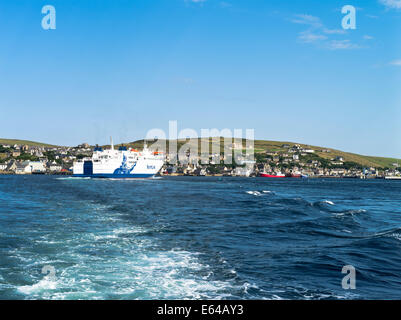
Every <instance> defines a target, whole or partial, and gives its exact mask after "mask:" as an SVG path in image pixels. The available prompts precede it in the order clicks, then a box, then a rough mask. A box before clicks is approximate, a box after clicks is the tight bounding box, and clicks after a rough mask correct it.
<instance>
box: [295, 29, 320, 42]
mask: <svg viewBox="0 0 401 320" xmlns="http://www.w3.org/2000/svg"><path fill="white" fill-rule="evenodd" d="M298 39H299V40H300V41H301V42H303V43H313V42H316V41H320V40H326V39H327V37H326V36H324V35H321V34H315V33H313V32H311V31H309V30H308V31H303V32H301V33H300V34H299V37H298Z"/></svg>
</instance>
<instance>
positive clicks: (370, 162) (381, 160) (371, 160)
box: [124, 137, 401, 168]
mask: <svg viewBox="0 0 401 320" xmlns="http://www.w3.org/2000/svg"><path fill="white" fill-rule="evenodd" d="M199 140H200V139H198V140H197V141H196V142H195V143H198V146H199V148H200V141H199ZM219 140H220V151H221V152H222V151H223V145H224V139H223V138H218V137H216V138H211V140H210V142H209V148H210V150H211V146H212V144H217V143H218V142H219ZM166 142H167V144H166V146H167V151H168V146H169V144H168V141H166ZM185 143H186V141H185V140H178V141H177V146H178V149H179V148H180V147H181V146H183V145H184V144H185ZM149 144H151V143H149ZM295 144H298V145H300V146H301V148H305V149H312V150H314V151H315V155H317V156H319V157H321V158H324V159H328V160H331V159H333V158H336V157H343V158H344V161H347V162H355V163H358V164H360V165H361V166H364V167H377V168H392V167H394V165H393V164H394V163H400V165H401V159H396V158H385V157H375V156H365V155H360V154H355V153H350V152H344V151H340V150H336V149H332V148H325V147H318V146H312V145H306V144H302V143H296V142H289V141H268V140H255V142H254V148H255V153H256V154H257V153H259V154H265V153H266V152H276V153H278V154H280V153H281V154H282V153H286V152H288V148H286V147H284V146H285V145H289V146H291V147H292V146H294V145H295ZM124 145H125V146H129V147H132V148H137V149H142V148H143V145H144V140H138V141H134V142H130V143H127V144H124ZM243 146H244V147H245V140H243Z"/></svg>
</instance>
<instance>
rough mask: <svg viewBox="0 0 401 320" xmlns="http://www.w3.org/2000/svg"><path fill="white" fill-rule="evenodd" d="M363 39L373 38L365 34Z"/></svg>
mask: <svg viewBox="0 0 401 320" xmlns="http://www.w3.org/2000/svg"><path fill="white" fill-rule="evenodd" d="M363 39H364V40H373V39H374V37H372V36H369V35H367V34H365V35H364V36H363Z"/></svg>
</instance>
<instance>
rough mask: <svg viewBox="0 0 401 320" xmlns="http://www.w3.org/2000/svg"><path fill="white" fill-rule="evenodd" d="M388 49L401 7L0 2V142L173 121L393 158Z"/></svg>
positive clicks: (397, 134)
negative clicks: (345, 10)
mask: <svg viewBox="0 0 401 320" xmlns="http://www.w3.org/2000/svg"><path fill="white" fill-rule="evenodd" d="M48 4H50V5H53V6H54V7H55V8H56V21H57V28H56V30H43V29H42V27H41V20H42V17H43V16H44V15H43V14H42V13H41V9H42V7H43V6H44V5H48ZM347 4H349V5H353V6H355V7H356V8H357V29H356V30H344V29H342V27H341V21H342V18H343V16H344V15H343V14H342V13H341V8H342V6H344V5H347ZM400 36H401V0H369V1H366V0H363V1H355V0H350V1H337V0H330V1H321V0H320V1H317V0H309V1H308V0H303V1H300V0H287V1H284V0H270V1H266V0H264V1H261V0H252V1H249V0H226V1H219V0H203V1H201V0H197V1H195V0H192V1H191V0H149V1H134V0H130V1H128V0H125V1H123V0H107V1H106V0H104V1H101V0H99V1H89V0H63V1H61V0H47V1H36V0H19V1H5V0H0V39H1V41H0V112H1V126H0V137H3V138H18V139H29V140H37V141H43V142H48V143H53V144H64V145H76V144H78V143H81V142H84V141H86V142H89V143H93V144H94V143H99V144H103V143H107V141H108V139H109V136H110V135H112V136H113V137H114V140H115V141H117V142H127V141H133V140H136V139H140V138H143V137H144V135H145V134H146V132H147V131H148V130H149V129H152V128H162V129H165V130H167V128H168V121H169V120H177V121H178V127H179V129H184V128H194V129H195V130H197V131H198V132H200V129H201V128H218V129H224V128H229V129H232V130H233V129H235V128H238V129H241V128H242V129H244V130H245V129H247V128H250V129H255V137H256V138H257V139H271V140H282V141H284V140H287V141H297V142H303V143H309V144H314V145H322V146H327V147H333V148H338V149H342V150H345V151H351V152H356V153H362V154H369V155H382V156H394V157H400V158H401V129H400V127H401V126H400V120H401V90H400V83H401V41H400Z"/></svg>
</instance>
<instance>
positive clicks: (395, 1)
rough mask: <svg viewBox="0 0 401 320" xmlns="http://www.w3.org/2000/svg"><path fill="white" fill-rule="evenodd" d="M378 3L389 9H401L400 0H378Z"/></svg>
mask: <svg viewBox="0 0 401 320" xmlns="http://www.w3.org/2000/svg"><path fill="white" fill-rule="evenodd" d="M379 1H380V3H381V4H382V5H384V6H386V7H387V8H389V9H401V0H379Z"/></svg>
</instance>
